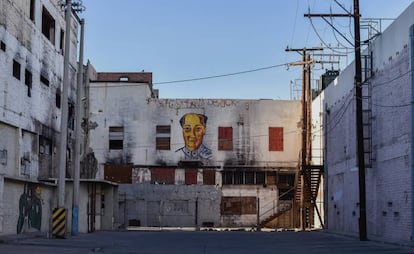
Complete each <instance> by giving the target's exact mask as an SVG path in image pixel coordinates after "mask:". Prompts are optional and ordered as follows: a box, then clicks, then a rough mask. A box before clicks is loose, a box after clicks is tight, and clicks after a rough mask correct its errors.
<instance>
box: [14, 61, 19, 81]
mask: <svg viewBox="0 0 414 254" xmlns="http://www.w3.org/2000/svg"><path fill="white" fill-rule="evenodd" d="M13 77H15V78H16V79H18V80H20V63H19V62H17V61H16V60H13Z"/></svg>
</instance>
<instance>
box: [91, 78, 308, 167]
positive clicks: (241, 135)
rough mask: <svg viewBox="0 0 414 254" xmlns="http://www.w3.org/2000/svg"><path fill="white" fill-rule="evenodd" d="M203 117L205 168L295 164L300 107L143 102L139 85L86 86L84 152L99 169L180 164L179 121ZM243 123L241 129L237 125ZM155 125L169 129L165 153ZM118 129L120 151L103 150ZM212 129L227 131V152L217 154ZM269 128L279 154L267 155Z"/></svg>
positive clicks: (253, 102)
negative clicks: (279, 143) (279, 138)
mask: <svg viewBox="0 0 414 254" xmlns="http://www.w3.org/2000/svg"><path fill="white" fill-rule="evenodd" d="M193 112H194V113H200V114H204V115H206V116H207V117H208V120H207V131H206V134H205V136H204V143H205V144H206V145H207V146H208V147H209V148H210V149H211V150H212V151H213V158H212V159H211V160H208V162H206V163H208V165H216V166H221V165H228V164H230V165H237V164H240V161H239V159H238V156H239V155H240V154H242V155H243V156H244V158H245V159H244V161H243V163H245V164H250V165H256V166H275V165H278V166H286V167H291V166H295V165H296V163H297V160H298V151H299V143H300V142H299V137H300V136H299V135H300V130H299V128H298V122H299V119H300V102H298V101H273V100H229V99H187V100H186V99H157V98H149V89H148V87H145V85H144V84H142V85H141V84H136V83H135V84H134V83H133V84H131V83H103V82H95V83H91V88H90V121H92V122H96V123H97V124H98V127H97V128H96V129H94V130H91V132H90V146H91V147H92V149H93V150H94V152H95V156H96V158H97V160H98V162H99V163H105V162H108V163H110V162H117V163H121V162H123V163H133V164H137V165H157V164H161V163H165V164H176V163H178V162H179V161H180V160H182V159H184V155H183V153H182V152H181V151H177V150H178V149H180V148H181V147H183V146H184V141H183V137H182V128H181V126H180V123H179V120H180V118H181V117H182V116H183V115H184V114H186V113H193ZM240 123H243V124H240ZM157 125H170V126H171V149H170V150H156V149H155V137H156V126H157ZM110 126H124V149H123V150H122V151H114V150H111V151H109V150H108V146H109V141H108V140H109V133H108V132H109V127H110ZM218 127H232V128H233V151H219V150H218ZM269 127H283V129H284V150H283V151H278V152H274V151H269V148H268V144H269V134H268V128H269Z"/></svg>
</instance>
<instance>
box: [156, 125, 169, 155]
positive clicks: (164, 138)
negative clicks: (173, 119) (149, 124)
mask: <svg viewBox="0 0 414 254" xmlns="http://www.w3.org/2000/svg"><path fill="white" fill-rule="evenodd" d="M156 128H157V129H156V134H155V143H156V149H157V150H170V145H171V126H170V125H157V127H156Z"/></svg>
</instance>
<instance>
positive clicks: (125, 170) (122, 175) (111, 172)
mask: <svg viewBox="0 0 414 254" xmlns="http://www.w3.org/2000/svg"><path fill="white" fill-rule="evenodd" d="M104 177H105V180H107V181H111V182H117V183H132V165H105V168H104Z"/></svg>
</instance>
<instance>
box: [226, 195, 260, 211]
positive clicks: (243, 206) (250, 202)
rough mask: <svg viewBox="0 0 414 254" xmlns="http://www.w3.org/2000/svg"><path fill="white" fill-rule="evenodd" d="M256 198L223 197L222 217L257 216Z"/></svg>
mask: <svg viewBox="0 0 414 254" xmlns="http://www.w3.org/2000/svg"><path fill="white" fill-rule="evenodd" d="M256 202H257V199H256V197H223V198H222V199H221V214H222V215H242V214H256V212H257V208H256V206H257V203H256Z"/></svg>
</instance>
